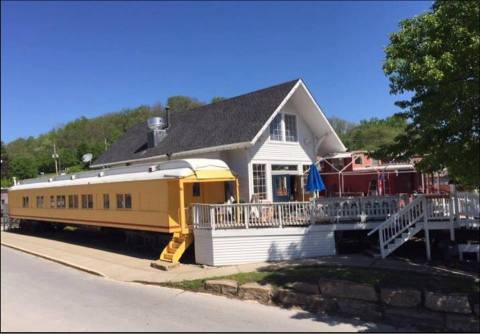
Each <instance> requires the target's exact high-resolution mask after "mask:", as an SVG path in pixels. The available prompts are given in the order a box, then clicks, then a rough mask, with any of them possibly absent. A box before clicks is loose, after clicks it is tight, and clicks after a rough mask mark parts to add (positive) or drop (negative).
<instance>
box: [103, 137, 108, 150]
mask: <svg viewBox="0 0 480 334" xmlns="http://www.w3.org/2000/svg"><path fill="white" fill-rule="evenodd" d="M104 143H105V151H106V150H107V148H108V143H107V138H106V137H105V138H104Z"/></svg>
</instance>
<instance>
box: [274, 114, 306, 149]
mask: <svg viewBox="0 0 480 334" xmlns="http://www.w3.org/2000/svg"><path fill="white" fill-rule="evenodd" d="M279 115H280V137H281V139H276V138H273V137H272V125H273V121H272V123H270V126H269V130H268V131H269V132H268V138H269V140H270V141H272V142H275V143H284V144H295V143H298V142H299V131H298V116H297V114H294V113H288V112H282V113H278V114H277V115H276V116H275V118H276V117H278V116H279ZM285 115H288V116H293V117H295V137H296V140H293V141H292V140H287V128H286V123H285ZM275 118H274V119H275Z"/></svg>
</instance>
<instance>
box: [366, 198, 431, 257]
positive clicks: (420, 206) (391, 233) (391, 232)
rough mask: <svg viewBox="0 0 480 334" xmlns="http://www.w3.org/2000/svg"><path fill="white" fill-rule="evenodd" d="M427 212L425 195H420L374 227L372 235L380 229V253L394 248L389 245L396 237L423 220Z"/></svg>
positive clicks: (370, 233) (383, 253)
mask: <svg viewBox="0 0 480 334" xmlns="http://www.w3.org/2000/svg"><path fill="white" fill-rule="evenodd" d="M424 213H425V197H424V196H418V197H416V198H415V199H414V200H413V201H412V202H410V203H409V204H408V205H406V206H405V207H403V208H402V209H401V210H400V211H398V212H397V213H395V214H394V215H392V216H391V217H390V218H388V219H387V220H386V221H385V222H383V223H382V224H380V225H379V226H377V227H376V228H374V229H373V230H372V231H370V232H369V233H368V235H372V234H373V233H375V232H377V231H378V234H379V241H380V253H381V255H382V257H385V256H387V255H388V254H389V253H390V252H392V251H393V250H394V249H390V250H389V248H388V245H389V244H390V243H392V242H394V241H395V239H396V238H398V237H399V236H401V235H402V234H403V233H405V232H407V231H408V229H409V228H411V227H413V226H414V225H415V224H416V223H418V222H419V221H421V220H423V218H424Z"/></svg>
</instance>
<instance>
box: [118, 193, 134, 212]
mask: <svg viewBox="0 0 480 334" xmlns="http://www.w3.org/2000/svg"><path fill="white" fill-rule="evenodd" d="M131 208H132V195H130V194H117V209H131Z"/></svg>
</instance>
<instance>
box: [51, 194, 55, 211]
mask: <svg viewBox="0 0 480 334" xmlns="http://www.w3.org/2000/svg"><path fill="white" fill-rule="evenodd" d="M50 208H52V209H55V196H50Z"/></svg>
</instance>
